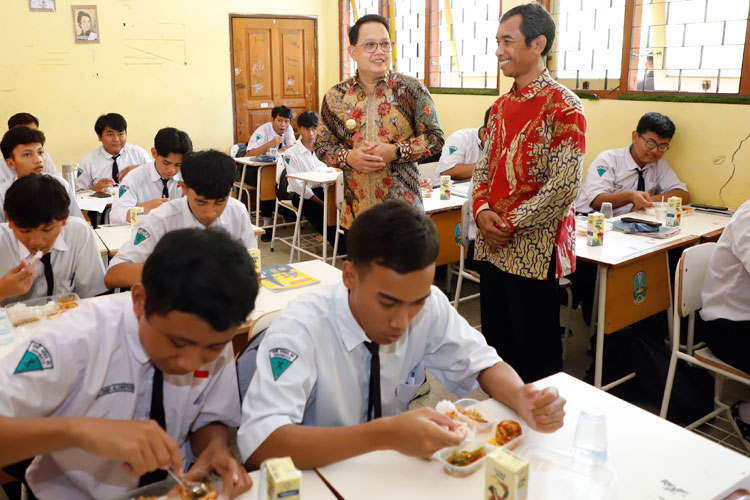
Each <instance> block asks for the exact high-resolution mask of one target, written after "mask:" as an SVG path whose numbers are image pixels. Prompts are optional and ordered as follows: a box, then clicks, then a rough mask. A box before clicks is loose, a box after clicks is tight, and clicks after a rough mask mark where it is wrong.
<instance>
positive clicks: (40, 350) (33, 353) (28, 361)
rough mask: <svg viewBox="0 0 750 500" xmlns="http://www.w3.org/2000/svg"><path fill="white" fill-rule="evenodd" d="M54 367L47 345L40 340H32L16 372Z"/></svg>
mask: <svg viewBox="0 0 750 500" xmlns="http://www.w3.org/2000/svg"><path fill="white" fill-rule="evenodd" d="M51 368H53V364H52V355H50V353H49V351H48V350H47V348H46V347H44V346H43V345H42V344H40V343H39V342H34V341H31V343H30V344H29V347H28V348H27V349H26V352H24V353H23V358H21V362H20V363H18V366H16V371H15V372H13V373H14V374H15V373H24V372H36V371H41V370H49V369H51Z"/></svg>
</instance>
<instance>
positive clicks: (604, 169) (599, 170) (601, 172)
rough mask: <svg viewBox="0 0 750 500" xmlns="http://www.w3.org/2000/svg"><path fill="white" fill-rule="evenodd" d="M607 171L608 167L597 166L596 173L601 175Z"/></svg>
mask: <svg viewBox="0 0 750 500" xmlns="http://www.w3.org/2000/svg"><path fill="white" fill-rule="evenodd" d="M606 171H607V167H596V173H597V174H599V177H601V176H602V175H604V172H606Z"/></svg>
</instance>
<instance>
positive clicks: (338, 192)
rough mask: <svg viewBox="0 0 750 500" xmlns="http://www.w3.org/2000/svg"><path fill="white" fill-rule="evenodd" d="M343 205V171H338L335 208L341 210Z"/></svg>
mask: <svg viewBox="0 0 750 500" xmlns="http://www.w3.org/2000/svg"><path fill="white" fill-rule="evenodd" d="M343 205H344V172H343V171H341V172H339V176H338V177H336V208H337V209H338V210H339V213H340V212H341V209H342V206H343Z"/></svg>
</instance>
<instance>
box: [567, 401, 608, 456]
mask: <svg viewBox="0 0 750 500" xmlns="http://www.w3.org/2000/svg"><path fill="white" fill-rule="evenodd" d="M573 452H574V453H575V455H576V456H577V457H579V458H582V459H583V460H585V461H590V462H594V463H604V462H605V461H606V460H607V421H606V419H605V417H604V413H603V412H602V411H601V410H599V409H597V408H586V409H582V410H581V414H580V415H579V417H578V426H577V427H576V434H575V437H574V438H573Z"/></svg>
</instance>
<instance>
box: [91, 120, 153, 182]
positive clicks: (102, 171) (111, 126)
mask: <svg viewBox="0 0 750 500" xmlns="http://www.w3.org/2000/svg"><path fill="white" fill-rule="evenodd" d="M94 131H96V135H97V137H98V138H99V141H100V142H101V143H102V145H101V146H100V147H98V148H96V149H95V150H94V151H92V152H91V153H89V154H87V155H86V156H84V157H83V159H82V160H81V162H80V163H79V164H78V179H77V180H76V188H77V189H78V190H79V191H80V190H84V189H93V190H94V191H96V192H97V193H103V192H107V191H108V190H109V188H110V187H111V186H114V185H115V184H117V183H118V182H119V181H120V179H122V178H123V177H124V176H125V174H127V173H128V172H129V171H130V170H132V168H133V167H137V166H138V165H143V164H144V163H148V161H149V160H150V159H151V158H149V156H148V153H147V152H146V150H145V149H143V148H142V147H140V146H136V145H134V144H128V122H126V121H125V118H124V117H123V116H122V115H120V114H117V113H108V114H106V115H101V116H100V117H99V118H97V119H96V123H95V124H94Z"/></svg>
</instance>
